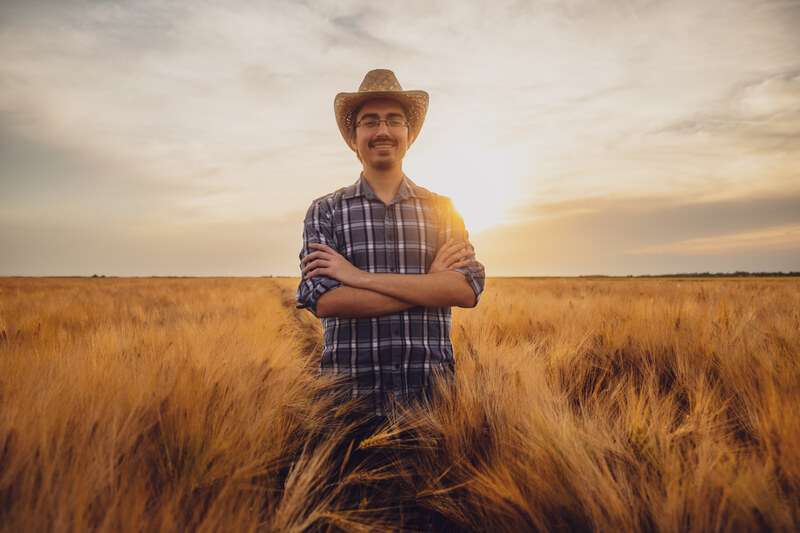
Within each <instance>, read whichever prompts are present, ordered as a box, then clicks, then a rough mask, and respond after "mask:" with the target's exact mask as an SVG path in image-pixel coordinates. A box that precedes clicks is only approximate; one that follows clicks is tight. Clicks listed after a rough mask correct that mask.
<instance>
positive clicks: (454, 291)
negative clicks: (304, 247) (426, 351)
mask: <svg viewBox="0 0 800 533" xmlns="http://www.w3.org/2000/svg"><path fill="white" fill-rule="evenodd" d="M308 246H309V248H313V249H315V250H316V251H315V252H312V253H310V254H308V255H307V256H305V257H304V258H303V259H302V263H304V264H305V267H304V268H303V272H302V273H303V276H304V278H305V279H308V278H310V277H313V276H320V275H324V276H328V277H331V278H333V279H336V280H338V281H340V282H342V283H343V284H344V286H343V287H339V288H337V289H335V290H332V291H328V292H326V293H325V294H323V295H322V296H321V297H320V298H319V300H318V301H317V316H318V317H320V318H322V317H331V316H336V317H341V318H359V317H369V316H378V315H383V314H387V313H395V312H397V311H403V310H405V309H409V308H411V307H414V306H417V305H421V306H424V307H451V306H454V305H455V306H459V307H472V306H473V305H475V298H476V296H475V292H474V291H473V290H472V287H470V285H469V283H467V280H466V278H465V277H464V275H463V274H461V273H459V272H455V269H456V268H460V267H463V266H465V265H466V264H467V263H469V257H468V256H469V252H468V251H467V250H464V249H461V247H462V246H463V245H462V244H461V243H453V240H452V239H450V240H449V241H448V242H447V243H445V245H444V246H442V248H440V249H439V251H438V252H437V254H436V258H435V259H434V261H433V264H432V265H431V268H430V270H429V271H428V273H427V274H375V273H372V272H365V271H363V270H361V269H359V268H357V267H355V266H354V265H353V264H351V263H350V262H349V261H347V259H345V258H344V257H343V256H342V255H341V254H339V253H338V252H336V250H334V249H333V248H331V247H330V246H327V245H325V244H317V243H311V244H309V245H308Z"/></svg>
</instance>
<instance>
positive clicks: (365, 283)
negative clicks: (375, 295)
mask: <svg viewBox="0 0 800 533" xmlns="http://www.w3.org/2000/svg"><path fill="white" fill-rule="evenodd" d="M374 281H375V274H373V273H372V272H367V271H366V270H361V269H358V275H356V277H355V284H354V285H353V286H354V287H355V288H357V289H370V290H372V289H374Z"/></svg>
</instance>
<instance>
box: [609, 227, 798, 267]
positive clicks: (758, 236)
mask: <svg viewBox="0 0 800 533" xmlns="http://www.w3.org/2000/svg"><path fill="white" fill-rule="evenodd" d="M758 250H761V251H769V250H788V251H794V252H795V253H797V256H798V259H800V224H787V225H783V226H775V227H770V228H764V229H760V230H757V231H748V232H744V233H731V234H727V235H716V236H714V237H703V238H698V239H687V240H683V241H678V242H672V243H669V244H662V245H658V246H647V247H645V248H639V249H637V250H628V251H627V252H624V253H629V254H657V255H665V254H675V255H714V254H724V253H730V252H741V251H745V252H751V251H758Z"/></svg>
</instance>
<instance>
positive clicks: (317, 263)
mask: <svg viewBox="0 0 800 533" xmlns="http://www.w3.org/2000/svg"><path fill="white" fill-rule="evenodd" d="M325 266H328V261H327V260H325V259H317V260H315V261H312V262H311V263H309V264H307V265H306V266H305V268H303V270H302V271H301V274H303V275H305V273H306V272H308V271H310V270H314V269H317V268H320V267H325Z"/></svg>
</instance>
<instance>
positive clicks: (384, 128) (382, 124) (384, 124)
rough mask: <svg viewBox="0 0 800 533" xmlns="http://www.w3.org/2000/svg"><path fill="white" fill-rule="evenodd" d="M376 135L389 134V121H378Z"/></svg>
mask: <svg viewBox="0 0 800 533" xmlns="http://www.w3.org/2000/svg"><path fill="white" fill-rule="evenodd" d="M375 133H387V134H388V133H389V121H388V120H380V121H378V129H377V130H375Z"/></svg>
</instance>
